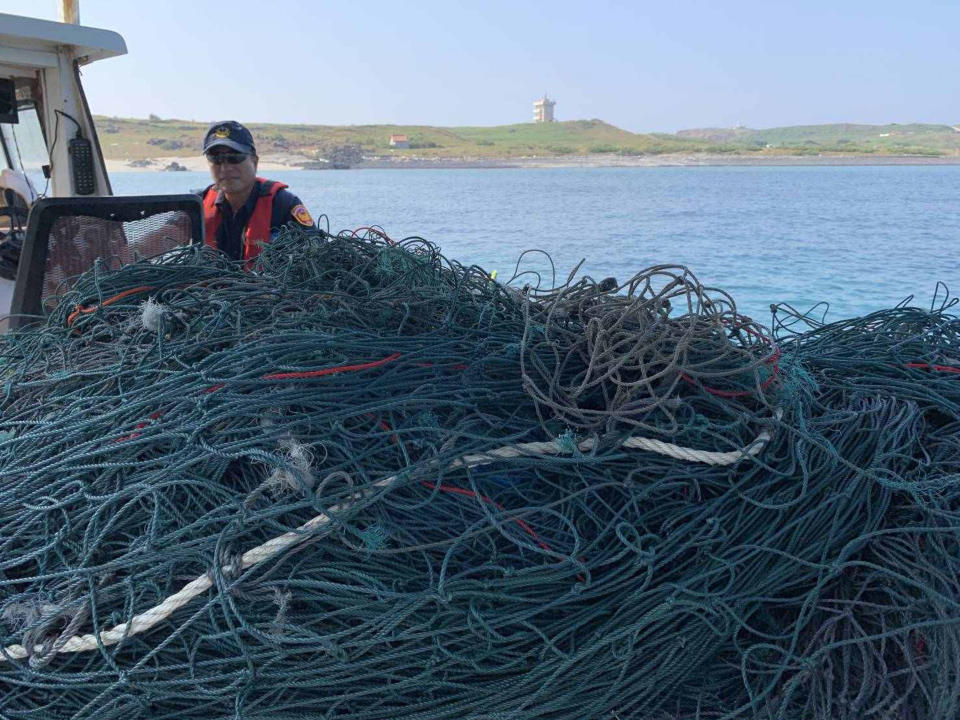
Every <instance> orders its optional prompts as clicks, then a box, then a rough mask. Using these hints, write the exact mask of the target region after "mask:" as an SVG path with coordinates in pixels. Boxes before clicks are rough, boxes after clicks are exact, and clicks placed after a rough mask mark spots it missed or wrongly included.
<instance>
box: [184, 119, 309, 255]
mask: <svg viewBox="0 0 960 720" xmlns="http://www.w3.org/2000/svg"><path fill="white" fill-rule="evenodd" d="M203 154H204V155H205V156H206V158H207V162H209V164H210V175H211V176H212V177H213V180H214V183H213V185H210V186H209V187H207V188H206V189H205V190H204V191H203V192H201V193H200V196H201V197H202V198H203V220H204V224H205V226H206V228H205V229H206V238H207V240H206V242H207V245H209V246H210V247H213V248H216V249H218V250H220V251H221V252H223V253H225V254H226V255H228V256H229V257H231V258H233V259H234V260H246V261H247V262H248V263H249V262H251V261H252V260H253V259H254V258H255V257H256V256H257V255H259V254H260V250H261V249H262V246H263V244H265V243H268V242H270V240H271V237H272V234H273V233H272V231H274V230H275V229H276V228H278V227H280V226H282V225H286V224H287V223H288V222H296V223H299V224H300V225H303V226H305V227H311V228H312V227H313V226H314V225H313V218H311V217H310V213H309V212H308V211H307V208H306V207H305V206H304V205H303V203H302V202H300V198H298V197H297V196H296V195H294V194H293V193H291V192H290V191H289V190H287V186H286V185H284V184H283V183H280V182H274V181H272V180H265V179H264V178H261V177H257V163H258V162H259V158H258V157H257V150H256V148H255V147H254V144H253V135H251V134H250V131H249V130H247V129H246V128H245V127H244V126H243V125H241V124H240V123H238V122H235V121H233V120H227V121H224V122H217V123H214V124H213V125H211V126H210V129H209V130H207V135H206V137H205V138H204V140H203Z"/></svg>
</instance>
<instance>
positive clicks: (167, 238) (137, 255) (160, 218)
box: [42, 210, 193, 306]
mask: <svg viewBox="0 0 960 720" xmlns="http://www.w3.org/2000/svg"><path fill="white" fill-rule="evenodd" d="M192 237H193V232H192V228H191V222H190V216H189V215H188V214H187V213H185V212H183V211H176V210H174V211H169V212H162V213H158V214H156V215H150V216H148V217H146V218H143V219H142V220H132V221H126V222H124V221H119V220H107V219H104V218H99V217H91V216H89V215H71V216H65V217H60V218H58V219H57V220H56V221H55V222H54V223H53V227H52V228H51V230H50V234H49V236H48V237H47V260H46V263H45V268H44V277H43V293H42V302H43V304H44V306H46V305H47V302H48V300H52V299H53V298H55V297H56V296H57V295H58V294H61V293H62V292H63V291H64V290H66V289H68V288H69V286H70V282H71V279H72V278H75V277H76V276H78V275H80V274H81V273H83V272H85V271H86V270H89V269H90V267H91V266H92V265H93V264H94V262H96V260H97V259H100V261H101V262H102V263H104V264H106V265H107V266H108V267H110V268H112V269H116V268H119V267H120V266H121V265H126V264H128V263H131V262H135V261H137V260H140V259H142V258H146V257H153V256H155V255H160V254H162V253H165V252H168V251H170V250H173V249H174V248H176V247H179V246H181V245H187V244H189V243H190V241H191V239H192Z"/></svg>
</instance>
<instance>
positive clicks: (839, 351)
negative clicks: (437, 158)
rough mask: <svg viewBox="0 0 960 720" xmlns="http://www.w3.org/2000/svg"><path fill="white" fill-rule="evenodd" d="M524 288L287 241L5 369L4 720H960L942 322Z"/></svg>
mask: <svg viewBox="0 0 960 720" xmlns="http://www.w3.org/2000/svg"><path fill="white" fill-rule="evenodd" d="M527 280H529V284H526V281H527ZM534 280H535V278H524V277H520V278H519V279H517V280H514V281H513V282H512V283H510V284H501V283H499V282H496V281H494V280H491V278H490V277H489V276H488V274H487V273H486V272H485V271H483V270H481V269H479V268H476V267H465V266H462V265H460V264H458V263H456V262H453V261H450V260H448V259H445V258H444V257H443V256H442V255H441V254H440V253H439V251H438V249H437V248H436V247H435V246H433V245H431V244H430V243H428V242H426V241H423V240H420V239H409V240H406V241H401V242H398V243H394V242H392V241H390V240H389V239H387V238H386V236H384V235H383V234H382V233H378V232H369V233H367V234H366V235H362V236H358V235H356V234H341V235H340V236H330V235H327V234H325V233H322V232H307V231H303V230H292V229H289V230H285V231H284V232H283V233H282V234H281V236H280V237H279V238H278V239H277V240H276V241H275V242H274V243H272V244H271V245H270V246H269V247H267V248H266V249H265V251H264V253H263V254H262V255H261V256H260V257H259V258H258V260H257V264H256V266H255V267H254V268H252V271H251V272H247V271H245V270H244V268H243V267H241V266H239V265H237V264H233V263H230V262H228V261H227V260H225V259H223V258H222V257H219V256H215V255H214V254H212V253H210V251H208V250H207V249H206V248H184V249H182V250H180V251H177V252H175V253H171V254H168V255H166V256H164V257H163V258H160V259H154V260H153V261H149V262H148V261H143V262H138V263H135V264H132V265H128V266H126V267H122V268H110V267H109V266H108V265H107V264H101V265H98V266H97V267H95V268H93V269H92V270H91V271H89V272H88V273H87V274H85V275H84V276H82V277H81V278H80V279H79V280H78V281H77V282H76V283H75V284H74V285H73V286H72V288H71V289H70V290H69V291H68V292H66V293H65V294H64V295H63V296H62V297H60V298H59V301H58V303H57V305H56V307H55V308H53V309H52V311H51V312H50V315H49V317H48V318H47V320H46V322H45V324H43V325H42V326H40V327H37V328H34V329H32V330H29V331H23V332H20V333H16V334H13V335H8V336H6V337H5V338H3V340H2V341H0V355H2V359H0V390H2V392H0V477H2V479H0V647H2V648H3V650H2V651H0V717H3V718H5V719H11V720H12V719H14V718H16V719H17V720H21V719H26V718H37V719H39V718H45V719H46V718H98V719H106V718H123V719H124V720H133V719H134V718H171V719H172V718H244V719H250V720H252V719H254V718H257V719H261V718H262V719H267V718H269V719H270V720H281V719H284V718H291V719H292V718H331V719H332V718H351V719H354V720H380V719H383V720H387V719H397V718H409V719H411V720H412V719H414V718H415V719H417V720H447V719H451V720H452V719H454V718H458V719H459V718H477V719H481V718H482V719H487V720H494V719H497V720H507V719H517V720H519V719H521V718H523V719H528V718H550V719H551V720H560V719H565V718H571V719H574V718H576V719H577V720H585V719H588V720H592V719H601V718H603V719H606V718H618V719H620V720H626V718H638V719H643V720H648V719H649V720H660V719H667V718H675V719H691V720H692V719H694V718H698V719H707V718H770V719H774V718H776V719H783V720H800V719H801V718H803V719H809V718H824V719H826V718H831V719H833V718H841V719H850V720H853V719H858V720H859V719H863V718H877V719H880V718H897V719H899V718H903V719H904V720H921V719H922V720H931V719H934V718H944V719H946V718H951V719H952V718H956V717H957V716H958V714H960V703H958V699H960V580H958V578H960V490H958V487H960V483H958V480H960V321H958V319H957V318H956V317H955V316H954V315H952V314H951V313H950V312H949V309H950V303H948V302H941V303H940V304H939V305H938V306H937V307H934V308H933V309H920V308H914V307H908V306H906V305H904V306H900V307H897V308H894V309H891V310H887V311H884V312H879V313H875V314H872V315H869V316H866V317H862V318H858V319H852V320H847V321H843V322H839V323H834V324H823V323H821V322H818V321H816V320H815V319H813V318H812V317H810V316H807V315H804V314H801V313H798V312H794V311H792V310H791V309H790V308H788V307H779V308H777V311H776V312H775V313H774V318H775V323H774V326H775V327H774V329H773V330H772V331H771V330H768V329H766V328H764V327H763V326H761V325H759V324H757V323H755V322H754V321H752V320H750V319H749V318H746V317H744V316H742V315H740V314H738V313H737V311H736V307H735V305H734V303H733V301H732V299H731V298H730V297H729V296H728V295H726V294H725V293H724V292H722V291H720V290H715V289H711V288H707V287H704V286H703V285H702V284H701V283H699V282H698V281H697V279H696V277H695V276H693V275H692V274H691V273H690V272H689V271H688V270H686V269H684V268H682V267H676V266H662V267H655V268H651V269H648V270H645V271H643V272H640V273H638V274H637V275H636V276H635V277H633V278H631V279H630V280H629V281H627V282H626V283H619V284H618V283H617V282H615V281H612V280H605V281H602V282H596V281H593V280H591V279H589V278H581V279H571V280H570V281H568V282H566V283H565V284H560V285H558V286H556V287H550V288H545V287H543V286H542V284H541V283H538V282H535V281H534Z"/></svg>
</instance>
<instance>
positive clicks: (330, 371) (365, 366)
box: [115, 353, 400, 442]
mask: <svg viewBox="0 0 960 720" xmlns="http://www.w3.org/2000/svg"><path fill="white" fill-rule="evenodd" d="M399 357H400V353H394V354H393V355H389V356H387V357H385V358H381V359H380V360H373V361H372V362H368V363H361V364H359V365H337V366H336V367H329V368H324V369H323V370H308V371H306V372H287V373H272V374H270V375H263V376H262V377H261V378H260V379H261V380H300V379H303V378H315V377H323V376H324V375H336V374H337V373H342V372H354V371H356V370H369V369H370V368H375V367H381V366H382V365H386V364H387V363H391V362H393V361H394V360H396V359H397V358H399ZM225 387H226V384H225V383H217V384H216V385H211V386H210V387H208V388H206V389H205V390H204V391H203V392H204V394H207V393H215V392H217V391H218V390H222V389H223V388H225ZM162 414H163V413H161V412H159V411H157V412H155V413H153V414H152V415H151V416H150V419H151V420H159V419H160V417H161V415H162ZM148 424H149V423H147V422H141V423H137V425H136V427H135V428H134V429H135V430H142V429H143V428H145V427H146V426H147V425H148ZM139 435H140V433H139V432H133V433H131V434H130V435H125V436H124V437H122V438H117V440H115V442H123V441H125V440H133V439H134V438H136V437H139Z"/></svg>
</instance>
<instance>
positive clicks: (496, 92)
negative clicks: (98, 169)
mask: <svg viewBox="0 0 960 720" xmlns="http://www.w3.org/2000/svg"><path fill="white" fill-rule="evenodd" d="M58 8H59V3H58V1H57V0H0V10H2V11H3V12H10V13H15V14H22V15H32V16H34V17H42V18H46V19H56V16H57V12H58ZM80 18H81V20H82V21H83V23H84V24H85V25H93V26H97V27H104V28H109V29H112V30H116V31H118V32H119V33H121V34H122V35H123V36H124V37H125V38H126V41H127V46H128V48H129V51H130V54H129V55H128V56H126V57H123V58H115V59H111V60H105V61H102V62H99V63H95V64H93V65H91V66H90V67H89V68H88V69H87V70H86V71H85V87H86V89H87V93H88V96H89V100H90V104H91V107H92V108H93V111H94V112H96V113H100V114H107V115H120V116H132V117H145V116H146V115H147V114H148V113H156V114H157V115H160V116H161V117H179V118H184V119H195V120H214V119H221V118H228V117H233V118H237V119H241V120H247V121H264V122H298V123H318V124H366V123H380V122H396V123H405V124H406V123H410V124H428V125H500V124H507V123H514V122H526V121H528V120H529V119H530V116H531V104H532V102H533V100H534V99H536V98H537V97H538V96H539V95H541V94H542V93H543V92H544V91H546V92H548V93H549V94H550V96H551V97H553V98H555V99H556V100H557V117H558V119H561V120H570V119H579V118H601V119H603V120H606V121H607V122H611V123H613V124H615V125H618V126H620V127H623V128H626V129H628V130H633V131H638V132H639V131H644V132H646V131H666V132H673V131H676V130H679V129H683V128H691V127H708V126H720V127H729V126H733V125H738V124H744V125H747V126H750V127H772V126H778V125H800V124H810V123H828V122H860V123H886V122H899V123H907V122H935V123H950V124H955V123H960V87H958V85H960V40H958V33H960V3H957V2H947V1H945V0H944V1H943V2H932V1H929V0H927V1H924V0H918V1H915V2H899V1H898V2H887V1H885V0H876V1H874V2H859V1H856V2H847V1H844V0H841V1H840V2H837V1H836V0H833V1H832V2H821V1H820V0H804V1H803V2H800V1H799V0H798V1H796V2H791V3H786V2H779V1H778V0H773V1H771V0H765V1H756V0H751V1H749V2H735V1H732V0H731V1H728V2H716V1H714V2H684V1H682V0H680V1H677V2H673V3H668V2H654V3H646V2H612V1H611V2H605V1H603V0H592V1H585V2H565V1H563V0H558V1H556V2H541V1H539V0H537V1H531V2H523V1H522V0H514V1H513V2H501V1H500V0H490V1H487V2H457V0H452V1H451V0H446V1H434V0H417V1H416V2H409V3H405V2H396V0H394V1H393V2H373V1H370V2H366V1H364V0H347V1H346V2H344V1H343V0H340V1H338V2H307V1H306V0H283V1H281V2H269V0H268V1H266V2H264V0H257V1H256V2H254V1H253V0H219V1H211V0H157V1H154V2H147V1H145V0H138V1H136V2H134V1H133V0H123V1H122V2H121V1H119V0H80Z"/></svg>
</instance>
